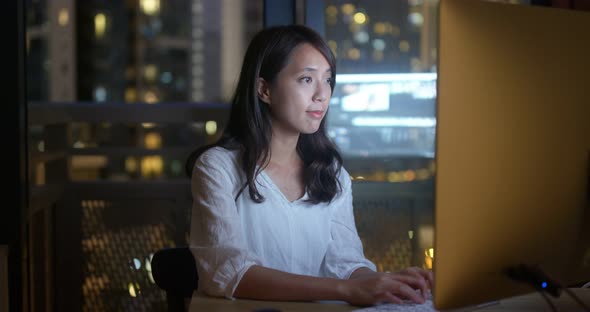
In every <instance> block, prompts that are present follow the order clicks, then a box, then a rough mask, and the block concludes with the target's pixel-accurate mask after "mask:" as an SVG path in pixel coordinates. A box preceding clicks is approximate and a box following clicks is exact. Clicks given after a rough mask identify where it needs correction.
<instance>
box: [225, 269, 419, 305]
mask: <svg viewBox="0 0 590 312" xmlns="http://www.w3.org/2000/svg"><path fill="white" fill-rule="evenodd" d="M359 270H360V269H359ZM359 270H357V271H359ZM367 270H368V271H370V272H368V271H364V270H362V271H364V272H363V273H364V274H362V275H359V276H356V277H355V278H351V279H348V280H343V279H336V278H325V277H313V276H304V275H297V274H291V273H286V272H282V271H278V270H274V269H270V268H266V267H262V266H258V265H254V266H251V267H250V268H249V269H248V271H247V272H246V273H245V274H244V276H243V277H242V279H241V280H240V283H239V284H238V286H237V288H236V290H235V292H234V297H237V298H244V299H258V300H272V301H316V300H342V301H346V302H349V303H351V304H354V305H360V306H366V305H373V304H377V303H385V302H387V303H402V301H403V300H411V301H413V302H416V303H423V302H424V296H422V295H420V293H419V292H417V290H420V289H422V287H424V279H423V278H421V277H417V276H412V275H405V274H387V273H378V272H374V271H372V270H370V269H367Z"/></svg>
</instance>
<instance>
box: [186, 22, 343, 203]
mask: <svg viewBox="0 0 590 312" xmlns="http://www.w3.org/2000/svg"><path fill="white" fill-rule="evenodd" d="M303 43H308V44H310V45H312V46H313V47H315V48H316V49H317V50H318V51H319V52H320V53H322V54H323V55H324V57H325V58H326V60H327V61H328V63H329V65H330V68H331V72H332V73H331V75H332V80H331V83H330V86H331V89H332V92H333V90H334V84H335V82H336V79H335V78H336V77H335V76H336V61H335V58H334V55H333V54H332V50H330V48H329V47H328V45H327V44H326V42H325V41H324V40H323V39H322V37H321V36H320V35H319V34H318V33H316V32H315V31H314V30H312V29H310V28H308V27H306V26H303V25H284V26H274V27H270V28H266V29H263V30H262V31H260V32H259V33H258V34H256V36H254V38H253V39H252V41H251V42H250V45H249V46H248V49H247V51H246V55H245V57H244V63H243V65H242V70H241V72H240V79H239V81H238V86H237V88H236V91H235V93H234V96H233V99H232V106H231V110H230V115H229V120H228V123H227V127H226V128H225V130H224V132H223V134H222V136H221V138H220V139H219V140H218V141H217V142H216V143H214V144H210V145H206V146H202V147H200V148H197V149H196V150H195V151H193V152H192V153H191V155H190V156H189V157H188V159H187V162H186V173H187V175H188V176H189V177H190V176H191V175H192V170H193V167H194V164H195V161H196V160H197V158H198V157H199V156H200V155H201V154H202V153H203V152H205V151H206V150H207V149H209V148H211V147H213V146H221V147H224V148H226V149H232V150H235V149H237V150H239V151H240V162H241V166H242V169H243V170H244V172H245V173H246V178H247V183H246V185H244V187H245V186H248V189H249V193H250V198H251V199H252V200H253V201H255V202H257V203H260V202H262V201H264V197H263V196H262V195H261V194H260V193H259V192H258V189H257V187H256V183H255V179H256V176H257V175H258V174H259V173H260V171H261V170H263V169H264V168H265V167H266V165H267V164H268V161H269V160H270V138H271V133H272V131H271V130H272V122H271V114H270V109H269V107H268V104H266V103H264V102H263V101H261V100H260V99H259V98H258V93H257V89H256V84H257V81H258V78H259V77H261V78H263V79H264V80H265V81H267V82H268V83H269V84H272V83H273V82H274V81H275V78H276V77H277V75H278V74H279V72H280V71H281V70H282V69H283V68H284V67H285V66H286V65H287V63H288V62H289V59H290V57H291V53H292V52H293V50H295V48H296V47H298V46H299V45H301V44H303ZM297 152H298V154H299V156H300V157H301V159H302V160H303V164H304V183H305V189H306V191H307V193H308V195H309V199H308V201H310V202H312V203H320V202H330V201H331V200H332V199H333V198H334V196H335V195H336V194H337V193H338V192H339V191H340V190H341V185H340V183H339V182H338V174H339V172H340V170H341V168H342V157H341V156H340V154H339V152H338V150H337V148H336V146H335V145H334V143H333V142H332V141H331V140H330V139H329V137H328V136H327V134H326V117H324V119H323V120H322V122H321V123H320V127H319V129H318V131H316V132H315V133H313V134H301V135H300V136H299V140H298V142H297ZM258 164H262V165H261V166H258V167H257V165H258ZM242 190H243V188H242Z"/></svg>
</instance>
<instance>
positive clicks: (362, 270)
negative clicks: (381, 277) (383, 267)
mask: <svg viewBox="0 0 590 312" xmlns="http://www.w3.org/2000/svg"><path fill="white" fill-rule="evenodd" d="M374 273H376V272H375V271H373V270H371V269H369V268H367V267H361V268H358V269H356V270H354V272H352V274H350V276H349V277H348V279H355V278H359V277H362V276H367V275H369V274H374Z"/></svg>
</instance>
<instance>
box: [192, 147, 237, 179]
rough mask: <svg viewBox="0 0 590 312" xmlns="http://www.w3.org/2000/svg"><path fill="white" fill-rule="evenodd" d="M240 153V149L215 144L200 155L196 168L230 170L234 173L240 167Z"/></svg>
mask: <svg viewBox="0 0 590 312" xmlns="http://www.w3.org/2000/svg"><path fill="white" fill-rule="evenodd" d="M238 155H239V151H238V150H233V149H227V148H224V147H221V146H213V147H211V148H208V149H207V150H206V151H204V152H203V153H202V154H201V155H200V156H199V158H198V159H197V160H196V162H195V168H197V169H199V170H210V169H216V170H220V171H230V172H231V173H232V174H234V173H235V171H237V170H238V168H239V167H238Z"/></svg>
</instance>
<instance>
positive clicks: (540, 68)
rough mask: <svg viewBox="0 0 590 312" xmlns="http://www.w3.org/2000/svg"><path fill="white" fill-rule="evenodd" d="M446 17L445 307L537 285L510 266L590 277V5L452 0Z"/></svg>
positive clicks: (440, 256) (439, 269) (442, 155)
mask: <svg viewBox="0 0 590 312" xmlns="http://www.w3.org/2000/svg"><path fill="white" fill-rule="evenodd" d="M438 18H439V20H438V23H439V26H438V29H439V35H438V40H439V43H438V65H437V66H438V77H437V100H436V101H437V102H436V113H437V125H436V138H435V140H436V141H435V165H436V176H435V193H434V196H435V235H434V240H435V252H434V266H433V270H434V276H435V285H434V289H433V300H434V304H435V307H436V308H438V309H447V308H456V307H464V306H470V305H477V304H480V303H484V302H490V301H495V300H497V299H501V298H505V297H511V296H515V295H518V294H525V293H529V292H534V291H535V288H534V287H533V286H532V285H528V284H525V283H520V282H518V281H515V280H512V279H510V278H508V277H507V275H506V274H505V269H506V268H509V267H516V266H518V265H520V264H524V265H527V266H528V267H532V268H537V269H539V270H540V271H542V272H544V273H546V274H547V275H548V276H549V277H551V278H552V279H554V280H556V281H559V282H561V283H562V284H565V285H572V284H576V283H582V282H584V281H590V248H589V245H590V232H589V228H590V222H588V218H589V216H590V207H589V204H588V201H589V199H588V197H589V194H588V193H589V186H588V184H589V169H588V168H589V166H590V164H589V160H590V31H589V30H590V12H581V11H573V10H563V9H556V8H548V7H539V6H528V5H514V4H504V3H496V2H489V1H479V0H440V2H439V16H438ZM584 220H586V221H584ZM583 222H586V224H583ZM583 231H585V233H582V232H583ZM539 287H542V285H541V284H540V285H539Z"/></svg>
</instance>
